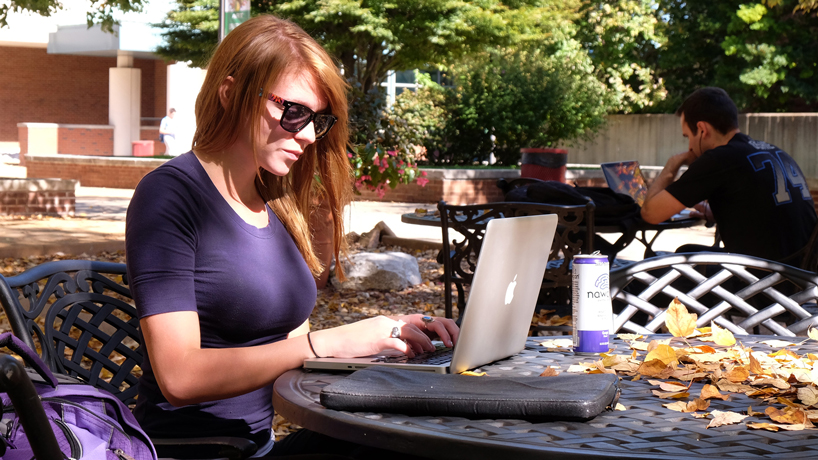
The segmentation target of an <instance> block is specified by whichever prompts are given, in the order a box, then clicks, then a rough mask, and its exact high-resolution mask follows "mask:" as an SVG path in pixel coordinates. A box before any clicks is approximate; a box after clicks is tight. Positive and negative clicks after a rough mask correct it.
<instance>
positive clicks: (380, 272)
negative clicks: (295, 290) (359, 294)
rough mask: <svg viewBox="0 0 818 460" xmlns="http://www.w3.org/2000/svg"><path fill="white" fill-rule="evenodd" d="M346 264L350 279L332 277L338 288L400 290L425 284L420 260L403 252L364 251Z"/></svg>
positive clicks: (347, 274) (333, 283)
mask: <svg viewBox="0 0 818 460" xmlns="http://www.w3.org/2000/svg"><path fill="white" fill-rule="evenodd" d="M343 264H344V272H345V273H346V276H347V280H346V281H343V282H341V281H338V279H337V278H336V277H333V278H332V285H333V286H334V287H335V288H336V289H351V290H356V291H359V290H368V289H377V290H382V291H391V290H395V291H399V290H401V289H406V288H407V287H409V286H414V285H417V284H420V283H421V282H422V280H421V277H420V269H419V268H418V261H417V259H416V258H415V257H413V256H411V255H409V254H406V253H403V252H381V253H367V252H362V253H358V254H354V255H352V256H350V258H349V260H348V261H347V260H344V261H343Z"/></svg>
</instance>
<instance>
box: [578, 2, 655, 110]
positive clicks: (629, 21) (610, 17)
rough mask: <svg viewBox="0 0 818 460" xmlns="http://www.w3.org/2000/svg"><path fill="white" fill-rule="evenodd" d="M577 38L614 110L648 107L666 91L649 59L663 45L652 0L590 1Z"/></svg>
mask: <svg viewBox="0 0 818 460" xmlns="http://www.w3.org/2000/svg"><path fill="white" fill-rule="evenodd" d="M580 13H581V16H580V21H579V22H578V23H577V35H576V36H577V39H578V40H579V41H580V42H581V43H582V45H583V47H584V48H585V49H586V50H588V53H589V55H590V57H591V60H592V62H593V63H594V70H593V72H594V74H595V75H596V77H597V78H598V79H599V81H601V82H603V83H604V84H605V85H606V87H607V90H608V91H609V92H612V93H613V94H612V97H613V98H614V99H615V100H616V101H617V102H616V105H615V106H614V110H617V111H620V112H624V113H628V112H631V111H633V110H642V109H648V108H650V107H652V106H654V105H655V104H657V103H659V102H661V101H662V100H664V98H665V96H666V91H665V88H664V84H663V82H662V80H661V79H659V78H658V76H657V75H656V71H655V69H654V68H653V65H654V62H652V61H651V59H652V58H653V56H655V54H656V50H657V48H659V47H661V46H662V45H663V44H664V42H665V37H664V35H663V34H662V32H661V24H660V21H659V19H658V18H657V15H656V4H655V1H653V0H592V1H587V2H585V3H584V4H583V6H582V9H581V10H580Z"/></svg>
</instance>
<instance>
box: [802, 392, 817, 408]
mask: <svg viewBox="0 0 818 460" xmlns="http://www.w3.org/2000/svg"><path fill="white" fill-rule="evenodd" d="M798 399H799V400H800V401H801V402H802V403H803V404H804V405H805V406H814V405H816V404H818V390H816V389H815V388H814V387H803V388H799V389H798Z"/></svg>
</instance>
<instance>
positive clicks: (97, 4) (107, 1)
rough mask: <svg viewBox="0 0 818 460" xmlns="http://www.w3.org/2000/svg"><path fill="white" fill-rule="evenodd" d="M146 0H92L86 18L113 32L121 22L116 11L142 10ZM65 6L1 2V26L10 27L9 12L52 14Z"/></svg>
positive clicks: (41, 0) (52, 1)
mask: <svg viewBox="0 0 818 460" xmlns="http://www.w3.org/2000/svg"><path fill="white" fill-rule="evenodd" d="M144 5H145V0H91V4H90V7H89V10H88V12H87V13H86V19H87V21H88V27H91V26H92V25H94V24H100V25H101V26H102V30H104V31H106V32H113V27H114V25H116V24H119V21H118V20H116V19H115V18H114V13H115V12H117V11H119V12H122V13H129V12H137V13H138V12H141V11H142V8H143V6H144ZM62 8H63V5H62V3H60V2H59V0H8V1H6V2H3V3H2V4H0V27H8V22H7V19H8V14H9V13H19V12H25V11H29V12H32V13H36V14H39V15H40V16H51V15H52V14H54V13H56V12H57V11H58V10H61V9H62Z"/></svg>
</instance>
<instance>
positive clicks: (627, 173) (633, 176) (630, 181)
mask: <svg viewBox="0 0 818 460" xmlns="http://www.w3.org/2000/svg"><path fill="white" fill-rule="evenodd" d="M600 166H601V167H602V172H603V173H604V174H605V181H606V182H607V183H608V187H610V188H611V189H612V190H614V191H616V192H618V193H624V194H626V195H630V196H631V197H632V198H633V200H634V201H636V204H638V205H639V206H642V205H643V204H644V203H645V197H646V196H647V194H648V186H647V184H646V182H645V176H643V175H642V170H641V169H640V168H639V162H638V161H636V160H628V161H614V162H611V163H602V164H601V165H600Z"/></svg>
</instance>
